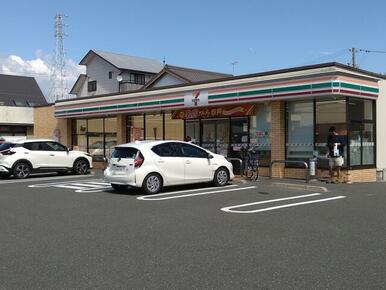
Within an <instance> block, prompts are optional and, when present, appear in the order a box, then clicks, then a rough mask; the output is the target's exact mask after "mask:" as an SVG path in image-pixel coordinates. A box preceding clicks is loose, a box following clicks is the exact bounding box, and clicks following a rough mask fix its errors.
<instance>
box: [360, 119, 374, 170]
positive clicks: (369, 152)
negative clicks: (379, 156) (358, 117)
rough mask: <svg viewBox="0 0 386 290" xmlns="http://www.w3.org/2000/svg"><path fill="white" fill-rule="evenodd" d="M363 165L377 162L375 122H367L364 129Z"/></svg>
mask: <svg viewBox="0 0 386 290" xmlns="http://www.w3.org/2000/svg"><path fill="white" fill-rule="evenodd" d="M362 148H363V149H362V150H363V165H371V164H375V160H374V159H375V154H374V149H375V138H374V124H370V123H366V124H364V129H363V141H362Z"/></svg>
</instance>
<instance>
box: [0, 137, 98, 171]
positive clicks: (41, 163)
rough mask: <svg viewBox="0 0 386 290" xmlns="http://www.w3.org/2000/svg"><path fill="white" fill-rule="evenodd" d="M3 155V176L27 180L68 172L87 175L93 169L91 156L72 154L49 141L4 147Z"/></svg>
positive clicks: (0, 154) (0, 158)
mask: <svg viewBox="0 0 386 290" xmlns="http://www.w3.org/2000/svg"><path fill="white" fill-rule="evenodd" d="M1 148H2V149H3V150H1V151H0V175H3V176H10V175H13V176H14V177H15V178H26V177H28V176H29V175H30V174H31V173H32V172H50V171H54V172H67V171H70V170H71V171H73V172H74V173H75V174H86V173H88V171H89V169H90V168H92V158H91V156H90V154H88V153H85V152H80V151H71V150H69V149H68V148H67V147H66V146H64V145H62V144H60V143H58V142H56V141H53V140H48V139H39V140H23V141H17V142H13V143H4V144H3V145H2V146H1Z"/></svg>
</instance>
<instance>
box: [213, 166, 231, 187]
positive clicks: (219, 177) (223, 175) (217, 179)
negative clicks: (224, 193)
mask: <svg viewBox="0 0 386 290" xmlns="http://www.w3.org/2000/svg"><path fill="white" fill-rule="evenodd" d="M228 181H229V172H228V170H227V169H226V168H224V167H220V168H219V169H217V170H216V172H215V173H214V178H213V184H214V185H215V186H224V185H226V184H227V183H228Z"/></svg>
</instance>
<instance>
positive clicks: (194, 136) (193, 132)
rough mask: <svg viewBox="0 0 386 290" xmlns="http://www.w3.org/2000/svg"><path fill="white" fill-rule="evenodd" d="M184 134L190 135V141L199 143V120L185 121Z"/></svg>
mask: <svg viewBox="0 0 386 290" xmlns="http://www.w3.org/2000/svg"><path fill="white" fill-rule="evenodd" d="M185 130H186V132H185V135H186V137H187V138H188V137H190V139H191V141H192V143H194V144H197V145H200V121H186V123H185Z"/></svg>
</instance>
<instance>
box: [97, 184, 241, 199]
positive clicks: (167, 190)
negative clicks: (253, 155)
mask: <svg viewBox="0 0 386 290" xmlns="http://www.w3.org/2000/svg"><path fill="white" fill-rule="evenodd" d="M232 184H234V183H229V184H228V185H232ZM208 187H212V188H213V189H214V188H218V187H216V186H214V185H213V184H212V183H198V184H187V185H176V186H167V187H165V188H164V189H163V190H162V191H161V192H160V194H162V193H173V192H175V191H181V190H194V189H197V190H199V189H203V188H208ZM225 187H226V186H225ZM104 192H106V193H110V194H118V195H130V196H144V195H146V194H144V193H143V192H142V191H141V189H139V188H133V187H131V188H128V189H127V190H124V191H116V190H114V189H109V190H105V191H104Z"/></svg>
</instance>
